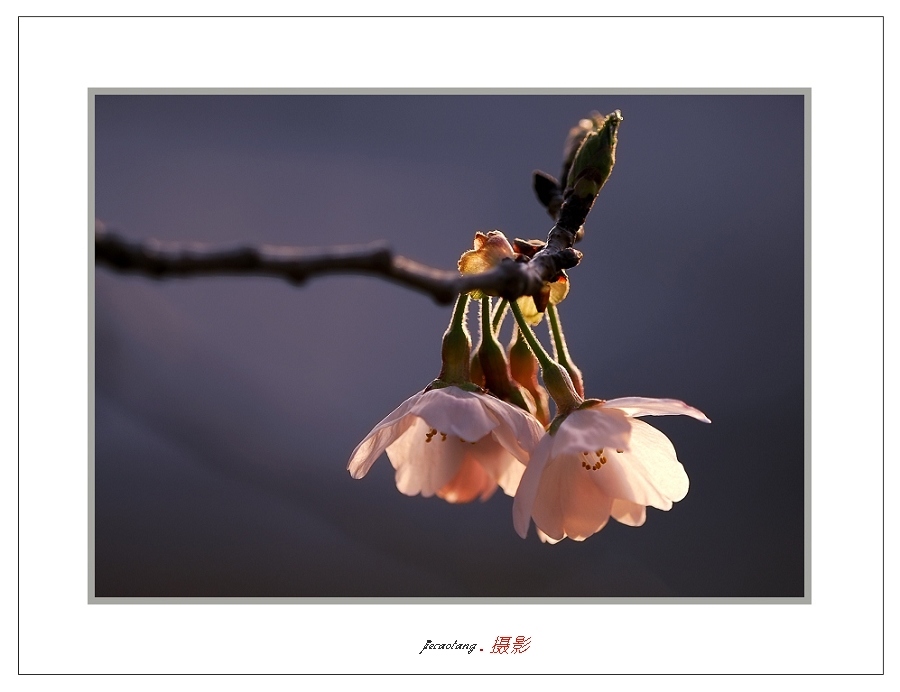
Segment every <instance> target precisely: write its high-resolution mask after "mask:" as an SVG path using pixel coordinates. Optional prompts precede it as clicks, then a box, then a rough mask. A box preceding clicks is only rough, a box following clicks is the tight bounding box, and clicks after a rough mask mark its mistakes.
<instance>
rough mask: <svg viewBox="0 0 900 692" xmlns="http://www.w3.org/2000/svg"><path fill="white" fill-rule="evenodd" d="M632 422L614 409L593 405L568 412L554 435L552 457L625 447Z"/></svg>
mask: <svg viewBox="0 0 900 692" xmlns="http://www.w3.org/2000/svg"><path fill="white" fill-rule="evenodd" d="M630 434H631V421H630V420H629V419H628V418H627V417H626V416H625V414H624V413H622V412H621V411H620V410H619V409H617V408H608V407H607V406H602V405H598V406H593V407H591V408H586V409H579V410H577V411H573V412H572V413H570V414H569V415H568V416H567V417H566V419H565V420H564V421H563V422H562V424H561V425H560V426H559V430H557V431H556V435H554V436H553V439H554V442H553V456H554V457H558V456H562V455H563V454H581V453H582V452H595V451H596V450H598V449H603V448H604V447H613V448H616V449H624V448H626V447H627V446H628V439H629V436H630Z"/></svg>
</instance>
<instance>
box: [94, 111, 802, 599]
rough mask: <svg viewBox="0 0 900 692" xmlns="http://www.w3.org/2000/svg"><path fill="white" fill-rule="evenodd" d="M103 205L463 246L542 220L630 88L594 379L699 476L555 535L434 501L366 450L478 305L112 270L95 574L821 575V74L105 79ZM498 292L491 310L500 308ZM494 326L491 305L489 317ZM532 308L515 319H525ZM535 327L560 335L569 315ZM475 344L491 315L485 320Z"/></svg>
mask: <svg viewBox="0 0 900 692" xmlns="http://www.w3.org/2000/svg"><path fill="white" fill-rule="evenodd" d="M94 108H95V136H94V146H95V150H94V152H93V153H94V162H95V189H94V192H95V213H96V216H97V217H98V218H99V219H102V220H103V221H104V222H105V223H106V224H107V226H108V227H110V228H112V229H116V230H118V231H120V232H122V233H123V234H124V235H126V236H127V237H129V238H135V239H136V238H158V239H165V240H197V241H207V242H252V243H271V244H285V245H304V246H316V245H330V244H342V243H365V242H370V241H374V240H386V241H388V242H389V243H390V244H391V245H392V247H393V248H394V250H395V251H397V252H398V253H400V254H403V255H406V256H408V257H411V258H413V259H415V260H418V261H421V262H424V263H426V264H430V265H432V266H435V267H441V268H445V269H453V268H455V266H456V261H457V259H458V257H459V255H460V253H461V252H463V251H464V250H466V249H468V248H469V247H470V246H471V243H472V237H473V235H474V233H475V231H477V230H489V229H494V228H499V229H501V230H503V231H504V232H505V233H506V234H507V235H508V236H509V237H511V238H512V237H516V236H518V237H522V238H545V237H546V234H547V232H548V230H549V229H550V226H551V225H552V222H551V220H550V218H549V216H547V214H546V212H545V211H544V210H543V208H542V207H541V206H540V205H539V203H538V202H537V199H536V198H535V196H534V194H533V192H532V189H531V174H532V171H533V170H534V169H543V170H545V171H547V172H549V173H551V174H553V175H555V176H558V175H559V169H560V165H561V155H562V145H563V142H564V140H565V137H566V134H567V132H568V130H569V128H570V127H571V126H573V125H574V124H575V123H576V122H577V121H578V120H579V119H580V118H582V117H584V116H586V115H588V114H589V113H590V112H591V111H592V110H599V111H601V112H604V113H606V112H609V111H611V110H613V109H615V108H619V109H621V110H622V113H623V115H624V118H625V120H624V122H623V123H622V125H621V127H620V131H619V148H618V157H617V164H616V167H615V170H614V171H613V174H612V176H611V178H610V180H609V182H608V183H607V185H606V187H605V188H604V189H603V191H602V192H601V193H600V196H599V198H598V201H597V203H596V205H595V206H594V210H593V211H592V213H591V215H590V217H589V219H588V223H587V233H586V236H585V239H584V241H583V242H582V243H581V244H580V245H579V246H578V247H579V249H580V250H581V251H582V252H583V253H584V260H583V262H582V263H581V265H580V266H578V267H577V268H575V269H573V270H572V271H571V272H570V280H571V286H572V290H571V293H570V294H569V297H568V298H567V299H566V301H565V302H564V303H563V304H562V305H561V308H560V314H561V317H562V319H563V323H564V325H565V327H566V334H567V337H568V342H569V348H570V350H571V352H572V355H573V357H574V359H575V361H576V363H577V364H578V365H579V367H580V368H581V369H582V371H583V372H584V375H585V386H586V390H587V391H586V393H587V395H588V396H592V397H600V398H614V397H620V396H649V397H670V398H677V399H682V400H684V401H686V402H687V403H689V404H691V405H693V406H696V407H697V408H699V409H701V410H702V411H704V412H705V413H706V414H707V415H708V416H709V417H710V418H711V419H712V421H713V422H712V425H703V424H701V423H699V422H697V421H694V420H691V419H687V418H682V417H679V418H653V419H648V420H649V422H651V423H652V424H653V425H654V426H656V427H658V428H660V429H661V430H663V431H664V432H665V433H666V434H667V435H668V436H669V437H670V439H671V440H672V442H673V444H674V445H675V448H676V450H677V451H678V456H679V459H680V460H681V461H682V463H683V464H684V466H685V468H686V469H687V472H688V475H689V476H690V479H691V490H690V492H689V493H688V495H687V497H686V498H685V499H684V500H683V501H681V502H679V503H677V504H676V505H675V506H674V508H673V509H672V510H671V511H670V512H660V511H658V510H654V509H649V510H648V517H647V522H646V524H645V525H644V526H643V527H640V528H631V527H627V526H623V525H620V524H618V523H616V522H615V521H610V523H609V524H608V525H607V527H606V528H605V529H603V531H601V532H600V533H598V534H596V535H594V536H593V537H591V538H589V539H588V540H586V541H584V542H583V543H578V542H574V541H568V540H567V541H563V542H562V543H560V544H558V545H553V546H551V545H544V544H542V543H540V542H539V541H538V539H537V537H536V536H535V535H534V530H533V528H532V530H531V533H530V535H529V537H528V539H527V540H522V539H520V538H519V537H518V536H517V535H516V533H515V531H514V529H513V526H512V516H511V514H512V498H509V497H507V496H505V495H503V494H502V493H500V492H498V493H497V494H496V495H495V496H494V497H493V498H491V499H490V500H488V501H487V502H485V503H480V502H475V503H472V504H467V505H450V504H447V503H445V502H443V501H442V500H439V499H437V498H428V499H425V498H421V497H414V498H409V497H406V496H404V495H402V494H401V493H399V492H398V491H397V489H396V487H395V486H394V481H393V469H392V468H391V465H390V463H389V461H388V460H387V457H384V456H383V457H382V458H381V459H380V460H379V461H377V462H376V464H375V466H374V467H373V469H372V471H371V472H370V473H369V475H368V476H366V477H365V478H364V479H361V480H353V479H351V478H350V476H349V474H348V473H347V471H346V463H347V460H348V458H349V456H350V453H351V452H352V450H353V448H354V447H355V446H356V444H357V443H358V442H359V441H360V440H361V439H362V438H363V437H364V436H365V435H366V434H367V433H368V432H369V430H370V429H371V428H372V427H373V426H374V425H375V424H376V423H377V422H378V421H380V420H381V419H382V418H383V417H384V416H385V415H387V414H388V413H389V412H390V411H391V410H393V409H394V408H395V407H396V406H397V405H399V404H400V403H401V402H402V401H403V400H404V399H406V398H407V397H409V396H411V395H412V394H413V393H415V392H416V391H419V390H421V389H422V388H423V387H424V386H425V385H427V384H428V383H429V382H430V381H431V380H432V379H433V378H434V377H435V376H436V375H437V373H438V371H439V369H440V337H441V334H442V333H443V330H444V328H445V327H446V324H447V321H448V320H449V316H450V310H451V308H450V307H449V306H438V305H436V304H435V303H434V302H433V301H432V300H431V299H430V298H428V297H427V296H425V295H423V294H419V293H414V292H412V291H410V290H407V289H404V288H401V287H398V286H396V285H393V284H391V283H388V282H386V281H383V280H379V279H374V278H369V277H357V276H330V277H323V278H317V279H313V280H311V281H309V282H308V283H307V284H306V285H304V286H302V287H296V286H291V285H289V284H288V283H286V282H284V281H279V280H276V279H264V278H244V277H241V278H234V277H231V278H229V277H223V278H218V277H216V278H195V279H169V280H165V281H155V280H153V279H149V278H145V277H141V276H127V275H121V274H117V273H115V272H113V271H111V270H109V269H108V268H106V267H103V266H99V267H97V269H96V274H95V317H96V320H95V327H96V329H95V335H94V337H95V339H94V346H95V349H94V354H95V374H96V382H95V418H94V421H95V426H96V429H95V435H96V454H95V460H94V474H95V507H94V513H95V536H94V547H95V585H96V589H95V595H96V596H100V597H103V596H132V597H135V596H169V597H177V596H225V597H237V596H282V597H291V596H294V597H313V596H315V597H343V596H392V597H416V596H441V597H477V596H487V597H500V596H518V597H525V596H529V597H544V596H546V597H551V596H581V597H584V596H634V597H647V596H691V597H696V596H707V597H712V596H718V597H738V596H751V597H752V596H756V597H775V596H802V595H804V593H803V569H804V562H803V560H804V547H803V546H804V543H803V541H804V505H803V503H804V499H803V479H804V441H803V422H804V400H803V394H804V390H803V388H804V376H803V347H804V324H803V318H804V312H803V305H804V302H803V299H804V296H803V292H804V275H803V271H804V238H803V221H804V219H803V210H804V197H803V189H804V188H803V154H804V152H803V98H802V96H780V95H779V96H755V95H754V96H751V95H747V96H637V95H629V96H609V95H599V96H556V95H554V96H482V95H473V96H450V95H444V96H436V95H416V96H411V95H404V96H348V95H343V96H339V95H327V96H313V95H290V96H289V95H280V96H126V95H98V96H95V100H94ZM473 317H474V311H473ZM473 327H474V321H473ZM509 331H510V327H509V324H508V323H507V325H506V328H505V329H504V331H503V335H502V338H503V340H507V339H508V335H509ZM538 333H539V335H541V336H542V337H543V338H544V341H545V343H546V342H547V339H546V329H545V327H544V325H541V327H539V328H538ZM476 338H477V334H476Z"/></svg>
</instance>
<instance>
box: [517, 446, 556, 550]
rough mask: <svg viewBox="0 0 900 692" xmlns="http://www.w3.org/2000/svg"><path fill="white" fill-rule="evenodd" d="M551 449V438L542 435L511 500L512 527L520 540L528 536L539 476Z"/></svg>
mask: <svg viewBox="0 0 900 692" xmlns="http://www.w3.org/2000/svg"><path fill="white" fill-rule="evenodd" d="M552 448H553V438H552V437H551V436H550V435H544V437H543V438H541V441H540V442H539V443H538V446H537V447H535V449H534V452H532V453H531V458H530V459H529V460H528V466H527V467H526V468H525V473H523V474H522V480H521V481H520V482H519V489H518V490H517V491H516V497H515V499H514V500H513V526H515V527H516V533H518V534H519V535H520V536H521V537H522V538H525V536H527V535H528V525H529V524H530V523H531V511H532V509H533V508H534V501H535V499H536V498H537V494H538V488H539V486H540V482H541V475H542V474H543V472H544V467H545V466H546V465H547V462H548V461H549V460H550V450H551V449H552Z"/></svg>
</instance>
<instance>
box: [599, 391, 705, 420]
mask: <svg viewBox="0 0 900 692" xmlns="http://www.w3.org/2000/svg"><path fill="white" fill-rule="evenodd" d="M603 406H604V408H617V409H619V410H620V411H624V412H625V414H626V415H628V416H632V417H634V416H690V417H691V418H696V419H697V420H699V421H703V422H704V423H709V422H710V421H709V418H707V417H706V416H705V415H704V414H703V412H702V411H699V410H697V409H695V408H694V407H693V406H688V405H687V404H686V403H684V402H683V401H679V400H678V399H648V398H645V397H640V396H629V397H622V398H620V399H610V400H609V401H607V402H606V403H605V404H604V405H603Z"/></svg>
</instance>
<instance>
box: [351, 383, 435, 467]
mask: <svg viewBox="0 0 900 692" xmlns="http://www.w3.org/2000/svg"><path fill="white" fill-rule="evenodd" d="M422 396H423V395H422V393H421V392H420V393H419V394H414V395H413V396H411V397H410V398H409V399H407V400H406V401H404V402H403V403H402V404H400V405H399V406H398V407H397V408H395V409H394V410H393V411H391V412H390V413H389V414H388V415H387V416H386V417H385V418H384V420H382V421H381V422H380V423H379V424H378V425H376V426H375V427H374V428H372V432H370V433H369V434H368V435H366V437H365V439H363V441H362V442H360V443H359V444H358V445H357V446H356V449H354V450H353V454H351V455H350V461H349V462H348V463H347V470H348V471H350V475H351V476H353V478H362V477H363V476H365V475H366V474H367V473H368V472H369V469H370V468H372V464H374V463H375V460H376V459H378V457H380V456H381V453H382V452H383V451H384V450H385V449H387V447H388V445H390V444H391V443H393V442H394V441H395V440H396V439H397V438H398V437H400V435H402V434H403V433H404V432H405V431H406V429H407V428H408V427H409V426H410V425H412V423H413V419H412V418H411V417H407V414H408V413H409V411H410V409H412V407H413V406H414V405H415V404H416V403H417V402H418V400H419V399H420V398H421V397H422Z"/></svg>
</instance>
